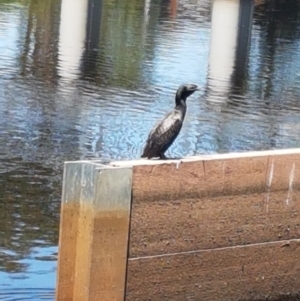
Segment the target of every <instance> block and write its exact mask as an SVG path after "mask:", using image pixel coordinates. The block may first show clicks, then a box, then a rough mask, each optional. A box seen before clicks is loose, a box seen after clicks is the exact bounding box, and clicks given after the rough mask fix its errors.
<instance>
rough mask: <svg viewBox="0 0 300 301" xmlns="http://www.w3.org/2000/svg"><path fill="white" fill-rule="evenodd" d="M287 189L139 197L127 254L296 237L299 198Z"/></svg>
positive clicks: (299, 228) (298, 232)
mask: <svg viewBox="0 0 300 301" xmlns="http://www.w3.org/2000/svg"><path fill="white" fill-rule="evenodd" d="M289 198H290V200H289V204H287V203H286V199H287V192H274V193H273V192H272V193H271V194H270V196H269V199H268V195H267V193H264V194H251V195H237V196H231V197H229V196H225V197H215V198H200V199H183V200H170V201H168V202H166V201H164V202H161V201H155V202H154V201H152V202H143V203H142V202H140V203H139V204H134V205H133V208H132V219H131V232H130V257H139V256H150V255H159V254H166V253H176V252H184V251H190V250H200V249H212V248H220V247H228V246H235V245H245V244H251V243H252V244H253V243H262V242H270V241H277V240H285V239H291V238H300V221H299V216H300V198H299V194H298V193H293V194H292V193H291V194H290V196H289Z"/></svg>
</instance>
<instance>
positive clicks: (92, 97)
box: [0, 0, 300, 300]
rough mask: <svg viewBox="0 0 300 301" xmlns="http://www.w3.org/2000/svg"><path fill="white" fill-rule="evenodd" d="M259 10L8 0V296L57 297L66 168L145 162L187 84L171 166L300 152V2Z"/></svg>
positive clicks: (0, 98) (0, 7)
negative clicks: (150, 141) (235, 154)
mask: <svg viewBox="0 0 300 301" xmlns="http://www.w3.org/2000/svg"><path fill="white" fill-rule="evenodd" d="M242 2H243V3H244V2H245V1H244V0H243V1H242ZM247 2H248V4H247V5H245V6H244V8H243V9H241V7H239V1H238V0H230V1H227V0H215V1H213V3H211V1H209V0H206V1H203V0H186V1H176V0H145V1H136V0H90V1H87V0H76V1H75V0H62V1H61V0H43V1H40V0H23V1H21V0H19V1H17V0H16V1H13V0H0V173H1V174H0V185H1V186H0V188H1V189H0V212H1V213H0V214H1V216H0V217H1V219H0V299H2V300H27V299H28V300H44V299H51V300H53V299H54V288H55V278H56V275H55V273H56V259H57V242H58V225H59V210H60V195H61V178H62V169H63V162H64V161H66V160H77V159H83V158H101V159H102V160H104V161H107V160H110V159H123V158H137V157H139V156H140V154H141V149H142V146H143V142H144V141H145V139H146V136H147V134H148V132H149V130H150V128H151V127H152V125H153V124H154V123H155V122H156V120H157V119H158V118H161V117H162V116H163V115H164V114H165V112H166V111H168V110H169V109H170V108H171V107H173V105H174V93H175V90H176V89H177V87H178V86H179V85H180V84H181V83H183V82H193V83H197V84H199V85H200V86H202V87H203V89H202V91H201V92H200V93H198V94H196V93H195V94H194V95H193V96H192V97H191V98H190V99H189V100H188V113H187V117H186V120H185V124H184V127H183V129H182V133H181V134H180V136H179V138H178V140H177V141H176V143H175V144H174V146H173V147H172V148H171V149H170V151H169V153H168V155H170V154H171V155H172V156H187V155H194V154H201V153H221V152H229V151H245V150H262V149H275V148H278V149H279V148H287V147H298V146H299V145H300V140H299V138H300V117H299V113H300V101H299V100H300V84H299V83H300V73H299V70H300V51H299V48H300V43H299V37H300V16H299V12H300V10H299V8H300V4H299V1H293V0H290V1H285V2H283V1H276V0H273V1H271V2H270V3H269V2H266V3H265V2H264V1H257V2H255V5H254V8H253V7H251V1H247ZM88 3H89V5H88ZM249 3H250V4H249ZM284 3H286V4H284ZM244 4H245V3H244ZM91 7H93V9H91ZM252 9H254V14H253V18H250V17H249V16H251V10H252ZM225 11H226V13H225ZM239 12H240V15H243V18H241V19H239V17H238V16H239ZM224 16H226V18H224ZM239 24H240V26H239ZM249 25H250V27H249ZM238 27H240V28H242V29H240V30H239V31H237V29H238ZM249 28H250V29H251V30H250V29H249Z"/></svg>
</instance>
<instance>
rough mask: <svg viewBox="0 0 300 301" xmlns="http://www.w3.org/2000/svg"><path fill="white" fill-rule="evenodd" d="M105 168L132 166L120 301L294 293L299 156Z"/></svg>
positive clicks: (295, 152) (299, 278) (267, 154)
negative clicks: (124, 283)
mask: <svg viewBox="0 0 300 301" xmlns="http://www.w3.org/2000/svg"><path fill="white" fill-rule="evenodd" d="M111 165H112V166H128V165H130V166H133V187H132V196H133V199H132V213H131V231H130V247H129V263H128V277H127V290H126V301H133V300H134V301H136V300H148V298H151V300H153V301H155V300H157V301H162V300H178V301H179V300H206V301H209V300H214V301H223V300H232V301H237V300H248V301H250V300H280V298H281V297H282V296H284V295H286V296H293V297H295V296H296V295H297V293H298V292H299V291H300V262H299V260H298V259H297V258H300V223H299V216H300V202H299V200H300V150H299V149H289V150H275V151H262V152H245V153H230V154H220V155H205V156H196V157H191V158H183V159H181V160H165V161H162V160H136V161H121V162H112V163H111ZM145 271H147V272H145ZM285 300H293V299H292V298H290V299H285Z"/></svg>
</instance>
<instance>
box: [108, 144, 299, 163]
mask: <svg viewBox="0 0 300 301" xmlns="http://www.w3.org/2000/svg"><path fill="white" fill-rule="evenodd" d="M293 154H300V148H289V149H280V150H267V151H249V152H232V153H225V154H211V155H199V156H190V157H183V158H181V159H169V160H159V159H152V160H148V159H142V158H141V159H137V160H123V161H112V162H110V163H109V164H108V165H104V166H105V167H125V166H137V165H160V164H172V163H173V164H180V163H182V162H195V161H210V160H225V159H238V158H247V157H249V158H255V157H266V156H282V155H293ZM105 167H104V168H105Z"/></svg>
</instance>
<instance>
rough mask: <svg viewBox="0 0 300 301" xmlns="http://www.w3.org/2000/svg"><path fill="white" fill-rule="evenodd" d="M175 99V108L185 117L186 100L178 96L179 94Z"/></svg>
mask: <svg viewBox="0 0 300 301" xmlns="http://www.w3.org/2000/svg"><path fill="white" fill-rule="evenodd" d="M175 100H176V106H175V110H178V111H181V112H182V114H183V117H184V116H185V113H186V100H185V99H182V98H181V97H178V96H177V95H176V99H175Z"/></svg>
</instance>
